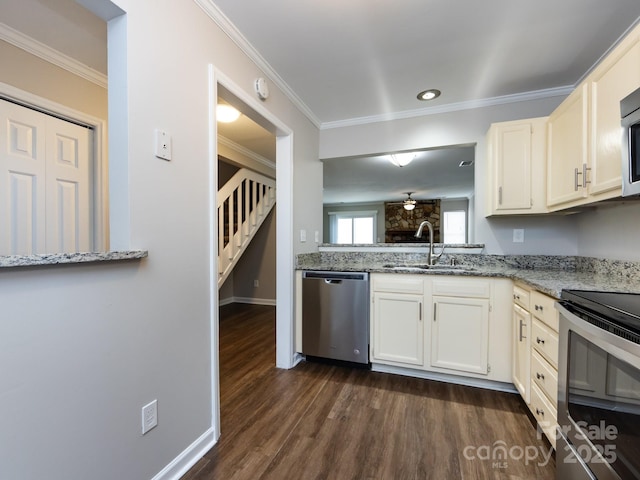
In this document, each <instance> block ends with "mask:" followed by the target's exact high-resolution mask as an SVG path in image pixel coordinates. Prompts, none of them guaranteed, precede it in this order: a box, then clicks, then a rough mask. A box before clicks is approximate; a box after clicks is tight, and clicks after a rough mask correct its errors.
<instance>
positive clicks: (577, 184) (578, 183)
mask: <svg viewBox="0 0 640 480" xmlns="http://www.w3.org/2000/svg"><path fill="white" fill-rule="evenodd" d="M573 173H574V178H573V182H574V185H573V186H574V189H575V191H576V192H577V191H578V189H579V188H580V182H579V181H578V175H582V172H581V171H580V170H578V167H576V168H575V170H574V172H573Z"/></svg>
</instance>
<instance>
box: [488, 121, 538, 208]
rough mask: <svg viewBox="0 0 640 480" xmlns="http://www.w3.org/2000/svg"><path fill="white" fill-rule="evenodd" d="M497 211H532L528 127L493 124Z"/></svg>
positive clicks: (529, 134) (519, 124) (529, 126)
mask: <svg viewBox="0 0 640 480" xmlns="http://www.w3.org/2000/svg"><path fill="white" fill-rule="evenodd" d="M493 140H494V142H495V145H494V150H493V155H495V160H496V164H495V168H496V176H497V178H496V180H497V181H496V188H497V192H495V194H496V200H497V201H496V205H495V209H496V210H520V209H522V210H528V209H530V208H531V203H532V201H531V124H530V123H528V122H527V123H516V124H513V123H507V124H505V125H496V126H495V133H494V139H493Z"/></svg>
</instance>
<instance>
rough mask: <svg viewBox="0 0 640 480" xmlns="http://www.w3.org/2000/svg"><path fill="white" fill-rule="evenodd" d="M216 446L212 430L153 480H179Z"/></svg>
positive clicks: (205, 433)
mask: <svg viewBox="0 0 640 480" xmlns="http://www.w3.org/2000/svg"><path fill="white" fill-rule="evenodd" d="M215 444H216V441H215V436H214V429H213V428H210V429H209V430H207V431H206V432H204V433H203V434H202V435H200V438H198V439H197V440H196V441H195V442H193V443H192V444H191V445H189V446H188V447H187V448H186V449H185V450H184V451H183V452H182V453H181V454H180V455H178V456H177V457H176V458H174V459H173V460H172V461H171V463H169V465H167V466H166V467H164V468H163V469H162V470H161V471H160V472H158V474H157V475H156V476H155V477H153V479H152V480H178V479H179V478H180V477H182V476H183V475H184V474H185V473H187V471H188V470H189V469H190V468H191V467H193V466H194V465H195V464H196V463H197V462H198V460H200V459H201V458H202V457H203V456H204V454H205V453H207V452H208V451H209V450H211V447H213V446H214V445H215Z"/></svg>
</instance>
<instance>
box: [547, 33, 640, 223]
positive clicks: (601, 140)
mask: <svg viewBox="0 0 640 480" xmlns="http://www.w3.org/2000/svg"><path fill="white" fill-rule="evenodd" d="M638 87H640V27H639V28H636V29H635V30H634V31H633V32H632V33H631V34H630V35H629V36H627V37H626V38H625V39H624V40H623V41H622V42H621V43H620V44H619V45H618V46H617V47H616V48H615V49H614V50H613V51H612V52H611V53H610V54H609V55H608V56H607V57H606V58H605V59H604V60H603V61H602V62H601V63H600V64H599V65H598V66H597V67H596V68H595V69H594V70H593V72H591V74H589V76H588V77H587V78H586V79H585V81H584V82H582V83H581V84H580V86H578V88H576V90H575V91H574V92H573V93H572V94H571V95H569V97H567V98H566V99H565V101H564V102H562V104H561V105H560V106H559V107H558V108H557V109H556V110H555V111H554V112H553V113H552V114H551V115H550V116H549V121H548V132H547V134H548V139H547V141H548V148H547V204H548V207H549V209H550V210H552V211H554V210H562V209H565V208H570V207H575V206H579V205H585V204H588V203H593V202H597V201H600V200H606V199H610V198H614V197H617V196H619V195H620V193H621V187H622V178H621V166H622V156H621V144H622V127H621V125H620V100H622V99H623V98H624V97H626V96H627V95H628V94H629V93H631V92H632V91H634V90H635V89H637V88H638Z"/></svg>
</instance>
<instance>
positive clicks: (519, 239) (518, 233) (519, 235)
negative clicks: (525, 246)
mask: <svg viewBox="0 0 640 480" xmlns="http://www.w3.org/2000/svg"><path fill="white" fill-rule="evenodd" d="M513 243H524V228H514V229H513Z"/></svg>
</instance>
